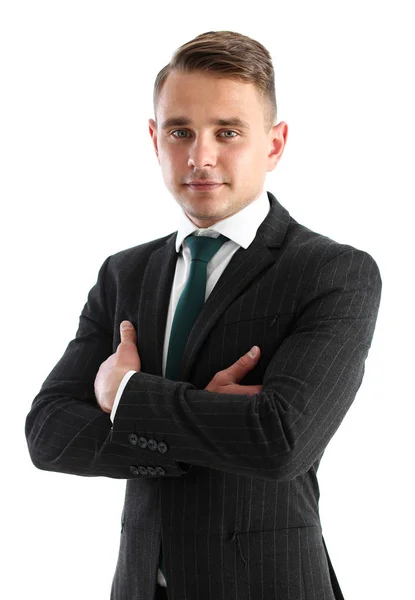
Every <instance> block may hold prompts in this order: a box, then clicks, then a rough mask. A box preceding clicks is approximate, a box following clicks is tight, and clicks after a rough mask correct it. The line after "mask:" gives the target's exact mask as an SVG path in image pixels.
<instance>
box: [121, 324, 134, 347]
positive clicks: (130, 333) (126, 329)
mask: <svg viewBox="0 0 415 600" xmlns="http://www.w3.org/2000/svg"><path fill="white" fill-rule="evenodd" d="M120 333H121V342H120V343H123V342H132V343H133V344H136V343H137V334H136V331H135V329H134V325H133V324H132V323H131V322H130V321H122V322H121V324H120Z"/></svg>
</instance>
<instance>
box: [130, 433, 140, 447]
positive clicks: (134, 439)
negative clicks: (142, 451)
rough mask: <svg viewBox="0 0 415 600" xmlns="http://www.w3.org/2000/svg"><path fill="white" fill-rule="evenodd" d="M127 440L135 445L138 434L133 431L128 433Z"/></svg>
mask: <svg viewBox="0 0 415 600" xmlns="http://www.w3.org/2000/svg"><path fill="white" fill-rule="evenodd" d="M128 441H129V442H130V444H131V445H132V446H137V442H138V435H136V434H135V433H130V435H129V436H128Z"/></svg>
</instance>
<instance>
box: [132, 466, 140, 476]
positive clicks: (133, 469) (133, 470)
mask: <svg viewBox="0 0 415 600" xmlns="http://www.w3.org/2000/svg"><path fill="white" fill-rule="evenodd" d="M130 471H131V473H132V474H133V475H138V473H139V470H138V469H137V467H135V466H134V465H131V467H130Z"/></svg>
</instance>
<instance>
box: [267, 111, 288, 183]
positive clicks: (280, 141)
mask: <svg viewBox="0 0 415 600" xmlns="http://www.w3.org/2000/svg"><path fill="white" fill-rule="evenodd" d="M287 137H288V125H287V123H286V122H285V121H281V123H278V125H274V126H273V127H272V128H271V130H270V132H269V146H270V148H269V154H268V169H267V170H268V171H273V170H274V169H275V167H276V166H277V164H278V162H279V160H280V158H281V156H282V153H283V152H284V148H285V144H286V143H287Z"/></svg>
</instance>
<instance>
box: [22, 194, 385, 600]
mask: <svg viewBox="0 0 415 600" xmlns="http://www.w3.org/2000/svg"><path fill="white" fill-rule="evenodd" d="M268 196H269V199H270V202H271V210H270V212H269V214H268V216H267V218H266V219H265V221H264V222H263V223H262V224H261V226H260V228H259V230H258V234H257V236H256V238H255V240H254V242H253V243H252V244H251V245H250V246H249V248H248V249H246V250H244V249H242V248H240V249H239V250H238V251H237V252H236V253H235V255H234V256H233V257H232V259H231V261H230V263H229V265H228V266H227V267H226V269H225V271H224V273H223V274H222V276H221V278H220V279H219V281H218V282H217V284H216V286H215V288H214V289H213V291H212V293H211V295H210V296H209V298H208V300H207V301H206V304H205V306H204V308H203V310H202V312H201V314H200V315H199V317H198V319H197V321H196V323H195V325H194V327H193V329H192V332H191V333H190V336H189V338H188V342H187V346H186V349H185V352H184V358H183V365H182V371H181V373H180V377H179V379H178V381H169V380H167V379H165V378H163V377H162V376H161V373H162V351H163V341H164V330H165V324H166V314H167V308H168V301H169V295H170V289H171V285H172V280H173V275H174V268H175V260H176V256H177V255H176V253H175V249H174V240H175V234H172V235H169V236H166V237H164V238H161V239H158V240H154V241H152V242H149V243H147V244H142V245H140V246H137V247H134V248H130V249H128V250H125V251H122V252H119V253H118V254H115V255H113V256H111V257H109V258H107V259H106V261H105V262H104V263H103V265H102V267H101V269H100V271H99V275H98V281H97V283H96V285H95V286H94V287H93V288H92V290H91V291H90V293H89V295H88V301H87V303H86V304H85V307H84V309H83V311H82V314H81V317H80V323H79V328H78V331H77V333H76V337H75V338H74V339H73V340H72V341H71V342H70V343H69V345H68V347H67V349H66V351H65V353H64V355H63V356H62V358H61V360H60V361H59V362H58V364H57V365H56V366H55V367H54V369H53V370H52V371H51V373H50V374H49V376H48V377H47V379H46V381H45V382H44V384H43V385H42V388H41V390H40V392H39V394H38V395H37V396H36V398H35V399H34V401H33V404H32V408H31V411H30V412H29V414H28V416H27V420H26V436H27V441H28V447H29V451H30V455H31V458H32V461H33V463H34V464H35V465H36V466H37V467H38V468H40V469H46V470H50V471H61V472H65V473H74V474H78V475H87V476H100V475H101V476H107V477H115V478H125V479H128V481H127V486H126V496H125V503H124V508H123V512H122V517H121V521H122V532H121V537H120V551H119V558H118V562H117V566H116V571H115V575H114V579H113V585H112V592H111V598H112V600H127V599H128V600H132V599H134V600H153V598H154V596H155V593H156V590H155V582H156V572H157V561H158V551H159V546H160V538H161V536H162V539H163V548H164V549H165V565H166V576H167V581H168V588H167V592H168V597H169V600H184V599H187V600H248V599H252V600H261V599H262V600H269V599H271V598H272V599H278V600H323V599H325V600H333V599H334V598H335V599H336V600H338V599H339V598H341V597H342V596H341V592H340V590H339V588H338V587H337V586H336V582H335V580H334V573H333V572H332V577H330V569H329V562H328V561H329V558H328V555H327V553H326V551H325V546H324V541H323V537H322V528H321V523H320V517H319V507H318V501H319V488H318V481H317V470H318V466H319V463H320V460H321V457H322V455H323V453H324V450H325V448H326V446H327V444H328V442H329V441H330V439H331V438H332V436H333V435H334V433H335V432H336V430H337V428H338V427H339V425H340V423H341V421H342V419H343V417H344V415H345V414H346V412H347V410H348V408H349V407H350V405H351V403H352V402H353V399H354V397H355V395H356V392H357V391H358V389H359V387H360V384H361V381H362V378H363V374H364V363H365V359H366V357H367V354H368V351H369V348H370V344H371V341H372V336H373V332H374V328H375V323H376V318H377V311H378V307H379V302H380V295H381V278H380V274H379V269H378V267H377V265H376V262H375V261H374V260H373V258H372V257H371V256H370V255H369V254H367V253H366V252H364V251H361V250H357V249H355V248H353V247H351V246H349V245H345V244H339V243H337V242H335V241H333V240H331V239H330V238H327V237H325V236H322V235H320V234H317V233H315V232H313V231H310V230H309V229H307V228H306V227H304V226H302V225H300V224H299V223H297V222H296V221H295V220H294V219H293V218H292V217H290V215H289V213H288V212H287V211H286V209H285V208H283V207H282V206H281V205H280V204H279V203H278V201H277V200H276V198H275V197H274V196H273V195H272V194H270V193H268ZM124 319H128V320H130V321H131V322H132V323H133V324H134V326H135V327H136V329H137V335H138V348H139V353H140V358H141V365H142V371H141V372H140V373H136V374H134V375H133V376H132V377H131V378H130V380H129V381H128V383H127V385H126V387H125V390H124V392H123V395H122V398H121V401H120V404H119V406H118V409H117V417H116V419H115V421H114V424H113V427H112V428H111V421H110V418H109V415H107V414H105V413H103V412H102V411H101V410H100V409H99V407H98V406H97V403H96V400H95V396H94V390H93V383H94V379H95V375H96V373H97V371H98V368H99V365H100V364H101V363H102V362H103V361H104V360H105V359H106V358H107V357H108V356H109V355H110V354H112V353H113V352H114V351H115V350H116V348H117V345H118V344H119V341H120V336H119V324H120V322H121V321H122V320H124ZM254 344H256V345H258V346H259V347H260V348H261V352H262V354H261V359H260V361H259V363H258V365H257V367H256V368H255V369H254V370H253V371H251V372H250V373H249V374H248V375H247V376H246V377H245V379H244V380H243V381H242V382H241V383H242V384H246V385H249V384H262V385H263V388H262V391H261V393H260V394H258V395H256V396H244V395H240V396H238V395H230V394H229V395H226V394H214V393H211V392H206V391H205V390H204V388H205V387H206V385H207V384H208V383H209V381H210V380H211V379H212V377H213V376H214V374H215V373H216V372H217V371H219V370H221V369H224V368H226V367H227V366H229V365H231V364H232V363H233V362H235V361H236V360H237V359H238V358H239V357H240V356H241V355H242V354H244V353H245V352H246V351H247V350H248V349H249V348H250V347H251V346H252V345H254ZM144 438H145V439H146V440H150V439H151V440H154V443H152V444H148V445H144V444H141V445H140V443H141V442H142V440H143V439H144ZM137 440H138V443H137ZM132 467H133V469H131V468H132ZM143 467H145V468H148V467H154V468H156V467H158V468H159V469H160V468H162V469H163V470H164V475H162V476H154V475H149V474H148V472H147V474H142V473H145V472H146V471H145V469H144V470H143ZM140 468H141V472H140V470H139V469H140Z"/></svg>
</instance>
